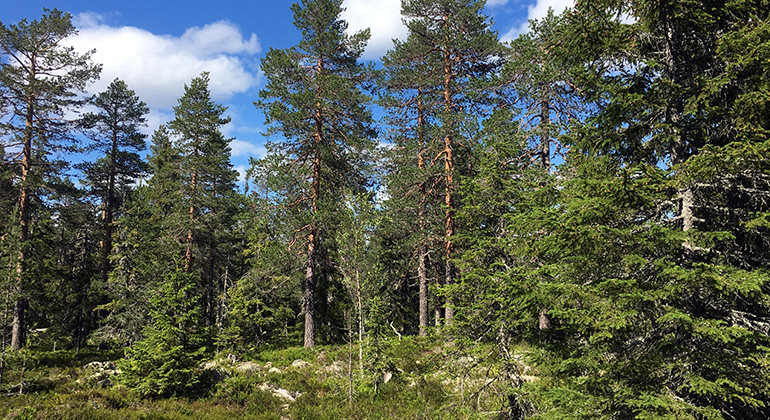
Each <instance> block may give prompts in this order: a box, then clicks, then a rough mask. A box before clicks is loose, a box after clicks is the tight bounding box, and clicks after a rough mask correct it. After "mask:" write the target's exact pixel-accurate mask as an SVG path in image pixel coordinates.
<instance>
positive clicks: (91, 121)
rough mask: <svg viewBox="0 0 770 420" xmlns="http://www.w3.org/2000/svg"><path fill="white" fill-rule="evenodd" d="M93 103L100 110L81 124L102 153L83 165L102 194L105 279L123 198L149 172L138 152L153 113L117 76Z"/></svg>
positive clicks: (94, 188)
mask: <svg viewBox="0 0 770 420" xmlns="http://www.w3.org/2000/svg"><path fill="white" fill-rule="evenodd" d="M93 104H94V105H95V106H96V107H97V109H98V110H99V111H98V112H96V113H87V114H85V115H84V116H83V118H82V120H81V122H80V124H81V125H82V126H83V127H84V128H86V129H87V133H88V136H89V138H90V139H91V140H92V141H93V143H92V144H90V145H88V147H87V148H86V150H88V151H96V152H99V154H100V155H102V157H100V158H99V159H98V160H97V161H96V162H88V163H84V164H81V165H79V168H80V169H81V170H83V172H84V174H85V183H86V185H88V187H89V188H90V193H91V194H93V195H94V196H97V197H99V199H100V200H101V204H102V208H103V210H102V224H103V227H102V228H103V230H104V236H103V238H102V258H101V269H102V280H103V281H107V276H108V274H109V272H110V271H111V269H112V266H111V264H110V259H109V257H110V253H111V252H112V233H113V230H114V226H113V222H114V220H115V219H116V216H118V211H119V209H120V207H121V205H122V202H123V199H124V198H125V196H126V194H127V192H128V191H127V190H128V189H129V188H130V186H131V184H133V183H134V182H135V181H136V179H137V177H138V176H139V175H140V174H141V173H142V172H144V171H145V166H146V165H145V163H144V162H143V161H142V159H141V157H140V156H139V154H138V153H137V152H140V151H142V150H144V149H145V143H144V141H145V138H146V137H147V136H146V135H145V134H143V133H141V132H140V131H139V129H140V128H141V127H142V126H144V125H145V122H146V119H145V115H146V114H147V113H148V112H150V109H149V108H147V105H146V104H145V103H144V102H142V101H140V100H139V97H137V96H136V94H135V93H134V91H133V90H130V89H129V88H128V86H127V85H126V83H125V82H123V81H122V80H120V79H115V80H113V81H112V83H110V85H109V86H108V87H107V90H106V91H104V92H102V93H100V94H98V95H97V96H96V97H95V98H94V100H93Z"/></svg>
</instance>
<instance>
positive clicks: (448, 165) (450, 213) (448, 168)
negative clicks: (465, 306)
mask: <svg viewBox="0 0 770 420" xmlns="http://www.w3.org/2000/svg"><path fill="white" fill-rule="evenodd" d="M447 21H448V19H447ZM451 83H452V62H451V57H450V56H449V52H448V51H446V52H445V53H444V110H445V111H446V112H447V113H450V112H451V111H452V92H451ZM444 177H445V185H444V205H445V206H446V210H445V219H446V236H445V241H446V247H445V255H444V258H445V262H444V264H445V267H444V282H445V284H446V285H447V286H451V285H452V284H453V283H454V280H455V269H454V264H452V257H453V255H452V254H453V252H454V244H453V243H452V236H454V234H455V209H454V155H453V150H452V136H451V135H450V134H447V135H446V136H445V137H444ZM452 318H454V308H453V306H452V299H451V298H447V301H446V307H445V308H444V319H445V321H446V324H447V325H451V324H452Z"/></svg>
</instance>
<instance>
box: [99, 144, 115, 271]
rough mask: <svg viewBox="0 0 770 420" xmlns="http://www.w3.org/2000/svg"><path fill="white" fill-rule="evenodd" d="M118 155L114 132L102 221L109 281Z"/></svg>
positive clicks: (104, 261) (103, 244) (104, 265)
mask: <svg viewBox="0 0 770 420" xmlns="http://www.w3.org/2000/svg"><path fill="white" fill-rule="evenodd" d="M117 155H118V138H117V134H116V133H113V134H112V151H111V153H110V175H109V181H108V185H107V200H106V203H105V204H104V213H103V215H102V221H103V222H104V241H103V242H102V280H103V281H105V282H106V281H107V277H108V276H109V273H110V269H111V268H112V267H111V265H110V253H112V222H113V217H114V216H113V215H114V212H115V207H117V206H116V205H115V158H116V156H117Z"/></svg>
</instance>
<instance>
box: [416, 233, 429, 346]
mask: <svg viewBox="0 0 770 420" xmlns="http://www.w3.org/2000/svg"><path fill="white" fill-rule="evenodd" d="M418 252H419V255H418V256H417V259H418V263H417V278H418V282H419V283H420V336H421V337H424V336H425V335H427V334H428V322H429V320H428V274H427V271H428V270H427V269H426V267H425V259H426V258H425V257H426V254H427V251H426V249H425V245H422V246H421V247H420V250H419V251H418Z"/></svg>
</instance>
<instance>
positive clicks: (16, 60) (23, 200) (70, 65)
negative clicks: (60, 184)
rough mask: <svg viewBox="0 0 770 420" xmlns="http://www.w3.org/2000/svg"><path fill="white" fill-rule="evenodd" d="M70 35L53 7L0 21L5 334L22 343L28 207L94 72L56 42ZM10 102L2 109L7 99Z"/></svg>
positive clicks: (68, 146) (68, 140)
mask: <svg viewBox="0 0 770 420" xmlns="http://www.w3.org/2000/svg"><path fill="white" fill-rule="evenodd" d="M75 34H76V31H75V28H74V26H73V25H72V16H71V15H70V14H69V13H64V12H61V11H59V10H56V9H53V10H48V9H45V10H44V13H43V16H42V17H41V18H40V19H39V20H33V21H32V22H29V21H27V20H26V19H23V20H21V21H20V22H19V23H17V24H15V25H10V26H6V25H4V24H2V23H0V53H1V55H0V89H2V96H3V101H4V103H3V104H2V105H3V111H5V112H6V114H5V115H4V118H3V119H2V120H0V136H2V142H3V143H2V145H3V147H17V148H19V149H20V150H21V152H20V153H18V154H15V155H12V156H6V158H7V159H9V161H10V163H11V164H13V165H14V166H18V168H19V170H18V175H17V182H15V185H16V188H18V191H19V192H18V196H17V198H18V206H17V211H18V212H19V217H18V219H17V223H18V229H15V230H14V235H17V236H18V241H19V245H18V247H17V251H18V255H17V257H18V258H17V261H16V265H17V269H16V281H15V285H14V286H13V288H14V290H13V293H12V294H13V295H14V296H15V300H16V304H15V308H14V321H13V333H12V337H11V345H12V347H13V348H16V349H18V348H20V347H21V346H22V345H23V343H24V341H25V340H24V331H25V329H26V325H25V321H24V313H25V307H26V306H27V304H28V303H29V302H28V301H27V298H26V296H27V294H28V293H27V286H26V283H27V282H28V281H29V280H30V278H31V276H30V275H29V267H31V266H33V265H34V264H35V263H34V262H31V261H30V259H32V258H33V257H35V255H34V248H33V247H31V246H30V245H31V244H30V240H31V239H33V238H34V237H35V236H36V235H37V233H38V231H36V230H35V229H34V221H35V220H36V217H35V212H36V211H38V209H40V205H41V202H42V201H44V198H43V197H44V196H45V195H46V194H47V193H48V192H50V191H51V188H43V186H44V185H46V184H47V183H48V184H50V183H55V182H56V178H57V177H59V176H61V175H62V173H63V171H64V169H65V168H66V167H67V163H66V162H65V161H62V160H55V159H54V158H53V157H52V156H54V153H56V152H60V151H65V152H66V151H72V150H73V148H74V140H73V137H72V132H71V129H72V126H71V123H70V121H67V120H66V119H65V118H64V115H65V113H66V112H67V111H69V110H72V109H74V108H75V107H76V106H77V105H78V104H79V102H80V101H79V99H78V98H77V95H78V93H81V92H82V91H83V89H84V88H85V86H86V85H87V84H88V83H89V82H91V81H92V80H94V79H95V78H97V77H98V75H99V72H100V70H101V67H100V66H98V65H94V64H93V63H92V62H91V54H92V53H86V54H82V55H81V54H78V53H76V52H75V51H74V49H73V48H72V47H67V46H65V45H64V42H63V41H64V40H65V39H67V38H68V37H70V36H73V35H75ZM11 104H12V105H13V106H12V107H8V105H11Z"/></svg>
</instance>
